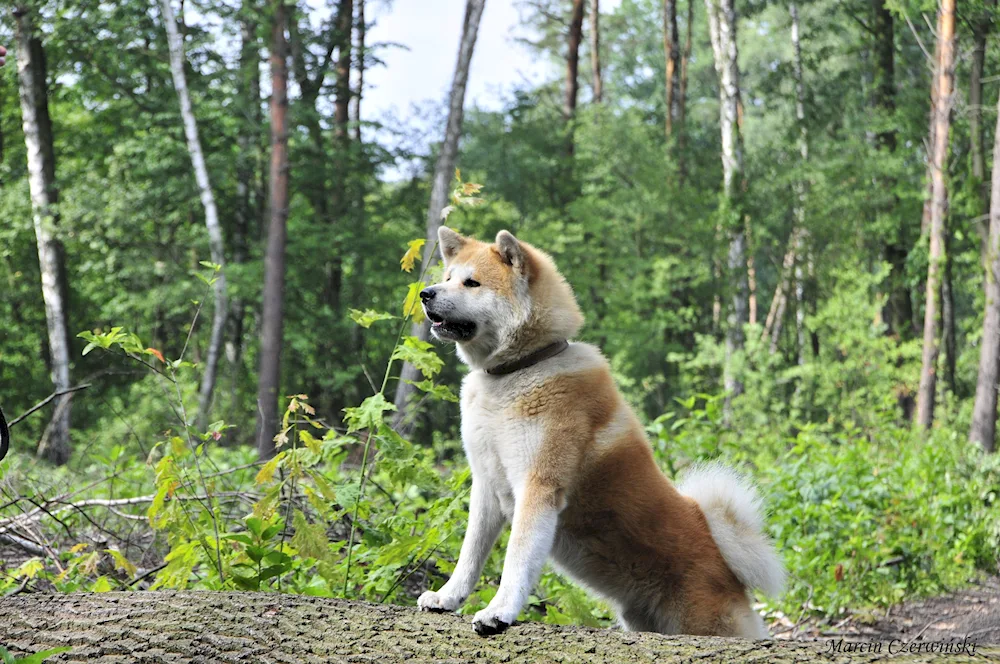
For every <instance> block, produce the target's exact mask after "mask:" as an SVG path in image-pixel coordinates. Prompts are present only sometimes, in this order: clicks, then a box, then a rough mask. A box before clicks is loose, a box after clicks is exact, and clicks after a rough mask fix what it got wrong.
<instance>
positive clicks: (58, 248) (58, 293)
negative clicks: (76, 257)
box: [14, 5, 72, 464]
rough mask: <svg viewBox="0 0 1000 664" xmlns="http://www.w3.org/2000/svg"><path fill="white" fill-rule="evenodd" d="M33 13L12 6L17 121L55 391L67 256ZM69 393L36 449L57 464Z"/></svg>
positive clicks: (64, 456)
mask: <svg viewBox="0 0 1000 664" xmlns="http://www.w3.org/2000/svg"><path fill="white" fill-rule="evenodd" d="M34 18H35V14H34V11H33V10H32V9H31V8H30V7H29V6H27V5H22V6H18V7H16V8H15V9H14V22H15V31H16V37H15V39H16V42H17V74H18V81H19V90H20V96H21V125H22V127H23V130H24V143H25V147H26V148H27V152H28V188H29V190H30V192H31V209H32V220H33V222H34V226H35V241H36V244H37V247H38V264H39V267H40V268H41V275H42V299H43V301H44V302H45V321H46V325H47V328H48V341H49V369H50V373H51V375H52V384H53V386H54V388H55V391H56V392H61V391H64V390H67V389H69V387H70V341H69V327H68V323H67V315H68V313H67V306H66V300H67V292H68V287H67V280H66V259H65V253H64V251H63V246H62V242H61V241H60V240H59V237H58V227H59V211H58V209H57V205H58V202H59V191H58V188H57V187H56V165H55V150H54V149H53V145H52V119H51V118H50V117H49V98H48V83H47V80H46V79H47V70H46V63H45V49H44V47H43V46H42V41H41V39H40V38H39V32H38V28H37V26H36V25H35V22H34ZM71 398H72V395H70V394H66V395H63V396H61V397H58V398H57V399H56V402H55V410H54V412H53V416H52V420H51V421H50V423H49V426H48V427H47V428H46V431H45V435H44V436H43V438H42V443H41V445H40V446H39V449H38V452H39V454H41V455H42V456H43V457H45V458H46V459H48V460H49V461H51V462H53V463H57V464H64V463H66V462H67V461H68V460H69V456H70V451H71V449H70V399H71Z"/></svg>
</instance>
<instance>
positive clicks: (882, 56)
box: [871, 0, 914, 339]
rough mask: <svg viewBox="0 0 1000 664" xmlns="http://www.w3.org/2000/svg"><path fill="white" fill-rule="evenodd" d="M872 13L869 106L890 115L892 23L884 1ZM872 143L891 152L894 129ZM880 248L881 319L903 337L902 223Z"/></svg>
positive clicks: (907, 302)
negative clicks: (885, 267)
mask: <svg viewBox="0 0 1000 664" xmlns="http://www.w3.org/2000/svg"><path fill="white" fill-rule="evenodd" d="M872 15H873V19H872V24H871V31H872V34H873V36H874V39H873V48H874V50H875V58H874V71H873V73H874V82H873V83H874V84H873V94H872V107H873V108H874V109H875V110H876V111H877V112H879V113H881V114H882V115H884V116H888V117H890V118H891V117H893V116H894V114H895V112H896V66H895V41H894V40H895V26H894V24H893V18H892V12H891V10H890V9H889V7H888V6H887V4H886V0H872ZM891 124H892V123H890V125H891ZM875 145H876V146H877V147H878V149H880V150H885V151H888V152H894V151H895V150H896V132H895V130H894V129H892V128H887V129H883V130H881V131H879V132H878V133H877V134H876V136H875ZM880 184H881V187H882V188H883V189H884V190H887V191H888V190H891V189H892V183H891V182H890V181H889V180H888V179H885V181H884V182H882V183H880ZM883 251H884V255H885V259H886V261H888V262H889V265H890V273H889V278H888V284H887V286H886V287H887V290H888V297H887V298H886V303H885V307H884V310H883V312H882V319H883V320H884V321H885V322H886V325H887V326H888V332H889V334H890V335H893V336H895V337H897V338H900V339H902V338H907V337H909V335H910V334H911V331H912V330H914V322H913V301H912V298H911V296H910V289H909V287H908V286H907V285H906V256H907V240H906V237H905V234H904V232H903V225H902V224H900V225H899V227H898V228H897V229H896V232H895V237H892V238H889V239H888V240H887V241H886V243H885V246H884V248H883Z"/></svg>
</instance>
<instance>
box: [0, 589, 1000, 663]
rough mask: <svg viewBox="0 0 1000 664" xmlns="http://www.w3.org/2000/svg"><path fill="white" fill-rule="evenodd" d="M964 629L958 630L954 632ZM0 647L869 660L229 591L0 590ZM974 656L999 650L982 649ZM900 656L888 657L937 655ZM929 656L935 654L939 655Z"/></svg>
mask: <svg viewBox="0 0 1000 664" xmlns="http://www.w3.org/2000/svg"><path fill="white" fill-rule="evenodd" d="M959 638H961V637H959ZM0 645H2V646H4V647H6V648H7V649H8V650H9V651H10V652H11V653H12V654H13V655H15V656H23V655H28V654H31V653H35V652H39V651H42V650H47V649H50V648H56V647H63V646H68V647H70V648H71V650H70V651H68V652H65V653H62V654H59V655H55V656H53V657H52V658H51V659H48V660H46V662H92V663H93V662H99V663H110V662H205V663H215V662H274V663H278V662H377V663H378V664H391V663H393V662H404V661H406V662H454V663H457V662H513V661H520V662H531V663H532V664H536V663H539V664H541V663H547V662H574V663H575V662H581V663H598V662H601V663H603V662H607V663H618V662H629V663H639V662H657V663H662V664H667V663H670V662H690V661H694V660H698V661H707V662H710V661H722V662H768V663H770V662H788V663H799V662H811V661H814V660H816V659H817V658H822V659H824V660H826V661H829V662H839V661H842V662H851V663H852V664H858V663H859V662H875V661H881V660H883V659H884V658H885V657H886V656H887V654H888V652H887V648H888V643H884V644H882V649H881V652H880V653H875V652H859V651H851V652H847V651H846V650H847V644H846V643H845V644H844V647H843V649H842V650H841V651H840V652H837V651H836V650H835V649H834V648H833V647H831V645H830V642H794V641H747V640H743V639H723V638H708V637H691V636H673V637H667V636H661V635H658V634H639V633H634V632H622V631H619V630H600V629H589V628H580V627H558V626H552V625H543V624H539V623H523V624H515V625H514V626H513V627H511V628H510V629H509V630H507V632H505V633H504V634H501V635H498V636H493V637H486V638H484V637H480V636H477V635H476V633H475V632H474V631H473V629H472V625H471V624H470V617H469V616H456V615H445V614H433V613H421V612H419V611H417V610H416V609H414V608H412V607H402V606H391V605H381V604H370V603H367V602H350V601H345V600H336V599H327V598H318V597H305V596H300V595H281V594H274V593H235V592H127V593H126V592H122V593H119V592H114V593H99V594H93V593H74V594H51V595H50V594H29V595H19V596H16V597H6V598H0ZM975 655H976V658H975V659H974V658H972V657H967V656H966V657H964V658H963V657H962V656H955V655H946V657H947V661H949V662H960V661H969V662H971V661H983V659H982V658H983V657H984V656H985V658H987V659H990V658H992V657H1000V648H996V647H992V648H987V647H978V648H977V649H976V651H975ZM940 657H941V655H930V654H927V653H922V654H915V655H899V656H896V657H894V658H893V659H894V661H906V662H931V661H940ZM935 658H937V659H935Z"/></svg>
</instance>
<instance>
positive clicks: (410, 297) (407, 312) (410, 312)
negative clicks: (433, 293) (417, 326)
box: [403, 281, 427, 323]
mask: <svg viewBox="0 0 1000 664" xmlns="http://www.w3.org/2000/svg"><path fill="white" fill-rule="evenodd" d="M426 286H427V284H425V283H424V282H423V281H415V282H413V283H412V284H410V287H409V288H408V289H407V291H406V299H405V300H403V318H411V319H412V320H413V322H414V323H420V322H422V321H423V320H424V308H423V307H422V306H420V291H422V290H423V289H424V288H425V287H426Z"/></svg>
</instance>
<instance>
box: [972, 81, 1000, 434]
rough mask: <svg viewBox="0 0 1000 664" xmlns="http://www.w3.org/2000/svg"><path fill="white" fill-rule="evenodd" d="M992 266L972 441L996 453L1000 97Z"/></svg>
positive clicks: (999, 327)
mask: <svg viewBox="0 0 1000 664" xmlns="http://www.w3.org/2000/svg"><path fill="white" fill-rule="evenodd" d="M990 189H991V192H990V231H989V232H990V235H989V240H990V242H989V251H988V252H987V256H989V264H988V265H987V266H986V278H985V279H984V280H983V291H984V294H985V296H986V297H985V298H984V299H985V304H984V311H983V340H982V344H981V346H980V349H979V377H978V379H977V380H976V399H975V401H974V403H973V406H972V427H971V428H970V430H969V440H970V441H972V442H974V443H979V444H980V445H982V446H983V449H984V450H986V451H987V452H993V451H995V450H996V430H997V390H998V389H1000V96H998V98H997V129H996V133H995V134H994V137H993V175H992V186H991V187H990Z"/></svg>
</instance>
